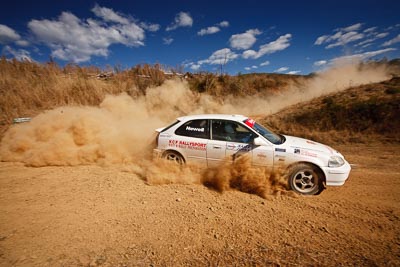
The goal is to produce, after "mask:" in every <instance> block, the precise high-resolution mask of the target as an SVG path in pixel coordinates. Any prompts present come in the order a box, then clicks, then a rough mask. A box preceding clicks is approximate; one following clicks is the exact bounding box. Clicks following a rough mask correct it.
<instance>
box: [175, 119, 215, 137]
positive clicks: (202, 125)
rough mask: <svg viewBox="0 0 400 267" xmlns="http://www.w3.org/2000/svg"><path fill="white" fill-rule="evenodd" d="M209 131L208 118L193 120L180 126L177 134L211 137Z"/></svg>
mask: <svg viewBox="0 0 400 267" xmlns="http://www.w3.org/2000/svg"><path fill="white" fill-rule="evenodd" d="M209 132H210V131H209V126H208V120H191V121H188V122H186V123H184V124H183V125H182V126H180V127H179V128H178V129H177V130H176V131H175V134H177V135H182V136H189V137H195V138H204V139H209Z"/></svg>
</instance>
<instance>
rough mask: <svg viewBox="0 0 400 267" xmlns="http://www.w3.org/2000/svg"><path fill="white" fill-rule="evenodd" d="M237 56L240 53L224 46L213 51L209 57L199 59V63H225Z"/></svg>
mask: <svg viewBox="0 0 400 267" xmlns="http://www.w3.org/2000/svg"><path fill="white" fill-rule="evenodd" d="M237 57H238V54H236V53H235V52H233V51H231V50H230V49H229V48H223V49H220V50H217V51H215V52H214V53H212V55H211V56H210V57H209V58H208V59H204V60H200V61H198V62H197V64H200V65H202V64H210V65H224V64H227V63H228V62H230V61H233V60H234V59H236V58H237Z"/></svg>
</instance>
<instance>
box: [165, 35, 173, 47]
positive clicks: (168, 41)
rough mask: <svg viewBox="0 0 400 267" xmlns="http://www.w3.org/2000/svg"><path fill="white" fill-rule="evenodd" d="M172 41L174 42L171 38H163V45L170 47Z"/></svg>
mask: <svg viewBox="0 0 400 267" xmlns="http://www.w3.org/2000/svg"><path fill="white" fill-rule="evenodd" d="M173 41H174V39H173V38H171V37H165V38H163V43H164V44H166V45H170V44H171V43H172V42H173Z"/></svg>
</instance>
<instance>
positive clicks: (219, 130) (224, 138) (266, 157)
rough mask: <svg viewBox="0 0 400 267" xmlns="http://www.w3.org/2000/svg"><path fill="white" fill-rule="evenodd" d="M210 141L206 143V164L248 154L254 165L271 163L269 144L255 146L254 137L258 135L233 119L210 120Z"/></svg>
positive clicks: (214, 163) (271, 154)
mask: <svg viewBox="0 0 400 267" xmlns="http://www.w3.org/2000/svg"><path fill="white" fill-rule="evenodd" d="M210 129H211V134H210V141H209V142H208V145H207V164H208V166H215V165H218V164H220V163H221V161H222V160H233V159H235V158H238V157H240V156H243V155H249V157H250V158H251V159H252V163H253V164H254V165H261V166H268V165H272V164H273V150H272V147H269V146H255V145H254V144H253V140H254V138H256V137H258V135H257V134H256V133H254V132H253V131H251V130H250V129H248V128H247V126H244V125H243V124H240V123H238V122H235V121H229V120H212V121H211V126H210Z"/></svg>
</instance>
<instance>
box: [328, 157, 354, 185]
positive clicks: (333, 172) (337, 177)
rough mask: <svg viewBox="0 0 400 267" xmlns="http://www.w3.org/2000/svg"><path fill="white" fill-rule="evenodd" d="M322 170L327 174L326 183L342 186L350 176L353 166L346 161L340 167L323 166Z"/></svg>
mask: <svg viewBox="0 0 400 267" xmlns="http://www.w3.org/2000/svg"><path fill="white" fill-rule="evenodd" d="M322 170H323V172H324V174H325V178H326V185H328V186H341V185H343V184H344V183H345V182H346V180H347V179H348V178H349V174H350V171H351V166H350V164H349V163H348V162H347V161H345V164H344V165H343V166H341V167H339V168H330V167H323V168H322Z"/></svg>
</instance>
